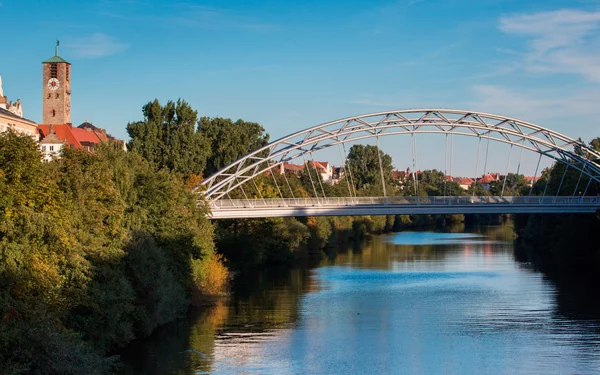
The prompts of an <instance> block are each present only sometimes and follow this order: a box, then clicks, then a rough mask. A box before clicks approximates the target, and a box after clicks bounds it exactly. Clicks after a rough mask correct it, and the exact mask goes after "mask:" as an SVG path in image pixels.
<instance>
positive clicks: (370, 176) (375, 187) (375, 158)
mask: <svg viewBox="0 0 600 375" xmlns="http://www.w3.org/2000/svg"><path fill="white" fill-rule="evenodd" d="M378 154H379V155H378ZM380 158H381V166H380V163H379V159H380ZM347 160H348V167H349V168H350V171H351V173H352V178H353V181H354V185H355V187H356V189H357V190H369V193H370V194H375V195H379V194H382V184H381V168H383V179H384V182H385V184H386V187H387V186H388V185H390V186H391V185H392V169H393V166H392V157H391V156H389V155H388V154H386V153H384V152H383V151H381V150H379V148H378V147H376V146H371V145H366V146H363V145H353V146H352V147H351V148H350V151H349V152H348V158H347Z"/></svg>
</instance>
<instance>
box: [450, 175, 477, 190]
mask: <svg viewBox="0 0 600 375" xmlns="http://www.w3.org/2000/svg"><path fill="white" fill-rule="evenodd" d="M453 181H454V182H456V183H457V184H458V186H460V187H461V189H463V190H468V189H469V187H470V186H471V185H473V183H474V182H475V180H473V179H472V178H469V177H455V178H454V179H453Z"/></svg>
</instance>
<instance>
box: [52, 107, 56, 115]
mask: <svg viewBox="0 0 600 375" xmlns="http://www.w3.org/2000/svg"><path fill="white" fill-rule="evenodd" d="M52 117H56V110H54V109H53V110H52Z"/></svg>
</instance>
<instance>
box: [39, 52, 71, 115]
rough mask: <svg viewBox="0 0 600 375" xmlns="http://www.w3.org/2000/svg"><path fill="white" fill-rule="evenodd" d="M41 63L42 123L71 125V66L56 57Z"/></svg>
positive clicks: (56, 55)
mask: <svg viewBox="0 0 600 375" xmlns="http://www.w3.org/2000/svg"><path fill="white" fill-rule="evenodd" d="M59 44H60V43H59V42H58V41H56V52H55V54H54V56H52V57H51V58H49V59H48V60H46V61H44V62H42V77H43V78H42V123H43V124H53V125H56V124H70V123H71V64H70V63H69V62H67V61H66V60H65V59H63V58H62V57H60V56H58V46H59Z"/></svg>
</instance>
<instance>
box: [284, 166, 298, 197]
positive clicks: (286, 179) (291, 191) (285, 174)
mask: <svg viewBox="0 0 600 375" xmlns="http://www.w3.org/2000/svg"><path fill="white" fill-rule="evenodd" d="M281 169H282V170H283V178H284V179H285V182H286V183H287V186H288V189H290V194H292V198H294V200H296V197H295V196H294V191H293V190H292V186H291V185H290V181H289V180H288V178H287V173H285V163H283V162H282V163H281ZM296 203H298V202H296Z"/></svg>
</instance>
